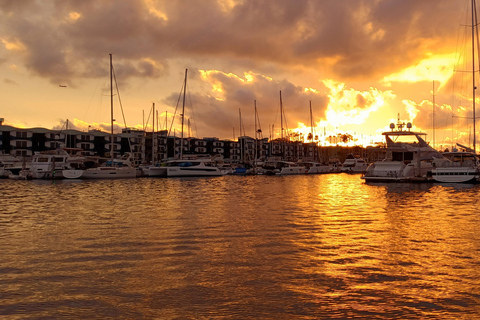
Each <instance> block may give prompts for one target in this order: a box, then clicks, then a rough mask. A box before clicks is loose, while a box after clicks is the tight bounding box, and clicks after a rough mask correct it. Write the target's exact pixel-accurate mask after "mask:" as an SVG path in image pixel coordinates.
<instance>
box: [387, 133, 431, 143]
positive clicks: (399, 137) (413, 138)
mask: <svg viewBox="0 0 480 320" xmlns="http://www.w3.org/2000/svg"><path fill="white" fill-rule="evenodd" d="M386 140H387V142H388V140H391V141H392V142H393V143H407V144H417V143H421V144H423V143H425V141H424V140H423V139H422V138H421V137H420V136H419V135H416V134H386Z"/></svg>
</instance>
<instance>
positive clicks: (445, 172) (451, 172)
mask: <svg viewBox="0 0 480 320" xmlns="http://www.w3.org/2000/svg"><path fill="white" fill-rule="evenodd" d="M479 174H480V173H479V171H478V170H477V169H475V168H462V167H450V168H437V169H434V170H433V171H432V178H433V180H435V181H437V182H445V183H467V182H477V181H478V179H479Z"/></svg>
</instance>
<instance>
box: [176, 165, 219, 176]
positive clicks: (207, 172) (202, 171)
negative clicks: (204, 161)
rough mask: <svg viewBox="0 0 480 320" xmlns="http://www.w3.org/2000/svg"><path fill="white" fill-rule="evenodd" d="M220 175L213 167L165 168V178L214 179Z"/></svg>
mask: <svg viewBox="0 0 480 320" xmlns="http://www.w3.org/2000/svg"><path fill="white" fill-rule="evenodd" d="M222 175H223V173H222V171H220V169H218V168H215V167H211V168H204V167H202V168H195V167H167V177H216V176H222Z"/></svg>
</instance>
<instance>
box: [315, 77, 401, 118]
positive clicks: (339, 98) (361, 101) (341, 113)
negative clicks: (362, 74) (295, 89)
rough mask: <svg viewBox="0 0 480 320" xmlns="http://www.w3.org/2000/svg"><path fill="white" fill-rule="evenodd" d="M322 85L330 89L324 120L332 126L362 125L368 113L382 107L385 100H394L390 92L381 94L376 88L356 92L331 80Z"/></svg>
mask: <svg viewBox="0 0 480 320" xmlns="http://www.w3.org/2000/svg"><path fill="white" fill-rule="evenodd" d="M324 84H325V86H326V87H327V88H328V89H330V93H329V94H328V97H329V104H328V107H327V111H326V118H327V121H328V122H329V123H330V124H331V125H333V126H339V125H347V124H356V125H359V124H362V123H364V122H365V120H366V119H367V118H368V117H369V115H370V113H372V112H374V111H378V110H379V109H380V108H381V107H383V106H384V105H385V103H386V100H387V99H393V98H395V95H394V94H393V93H392V92H391V91H384V92H381V91H379V90H378V89H376V88H370V89H369V91H357V90H355V89H347V88H346V86H345V84H343V83H340V82H336V81H333V80H325V81H324Z"/></svg>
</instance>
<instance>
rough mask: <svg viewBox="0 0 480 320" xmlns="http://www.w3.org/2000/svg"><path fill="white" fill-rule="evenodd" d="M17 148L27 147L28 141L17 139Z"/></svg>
mask: <svg viewBox="0 0 480 320" xmlns="http://www.w3.org/2000/svg"><path fill="white" fill-rule="evenodd" d="M15 146H16V147H17V148H26V147H27V141H16V145H15Z"/></svg>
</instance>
